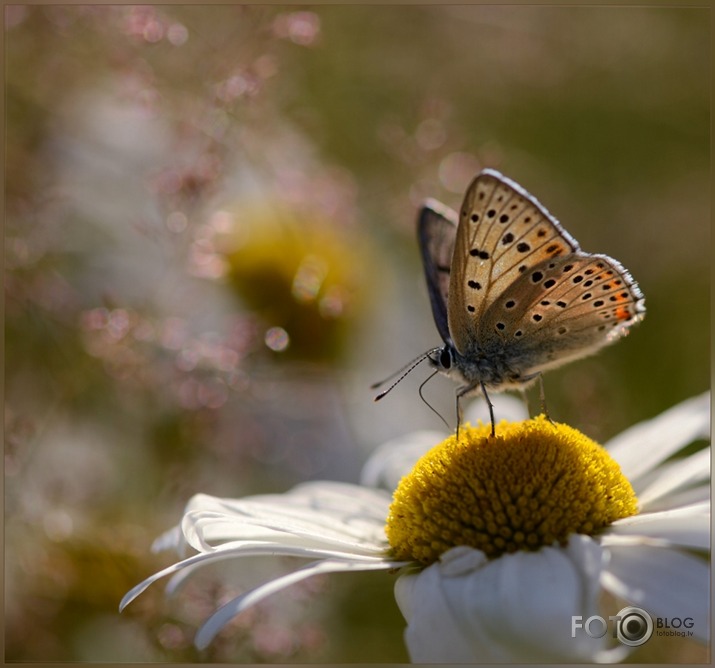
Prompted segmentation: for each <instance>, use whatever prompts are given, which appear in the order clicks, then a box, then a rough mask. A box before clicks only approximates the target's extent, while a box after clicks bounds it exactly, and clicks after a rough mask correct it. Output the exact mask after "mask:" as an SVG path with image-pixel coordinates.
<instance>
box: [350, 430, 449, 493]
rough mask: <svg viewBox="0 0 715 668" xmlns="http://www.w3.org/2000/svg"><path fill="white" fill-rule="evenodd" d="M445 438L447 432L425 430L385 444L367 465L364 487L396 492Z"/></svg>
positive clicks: (364, 468) (363, 479) (362, 480)
mask: <svg viewBox="0 0 715 668" xmlns="http://www.w3.org/2000/svg"><path fill="white" fill-rule="evenodd" d="M445 438H447V434H446V433H444V432H440V431H426V430H425V431H416V432H413V433H411V434H407V435H406V436H400V437H399V438H395V439H392V440H390V441H388V442H387V443H384V444H383V445H381V446H380V447H379V448H377V449H376V450H375V452H373V453H372V455H370V458H369V459H368V460H367V462H366V463H365V466H364V467H363V470H362V475H361V476H360V483H361V484H362V485H367V486H368V487H381V488H383V489H386V490H388V491H390V492H392V491H393V490H395V489H396V487H397V484H398V483H399V482H400V480H401V479H402V477H403V476H405V475H407V474H408V473H409V472H410V471H411V470H412V469H413V467H414V465H415V464H416V463H417V460H418V459H419V458H420V457H422V455H424V454H425V453H426V452H428V451H429V450H431V449H432V448H433V447H434V446H435V445H438V444H439V443H441V442H442V441H444V439H445Z"/></svg>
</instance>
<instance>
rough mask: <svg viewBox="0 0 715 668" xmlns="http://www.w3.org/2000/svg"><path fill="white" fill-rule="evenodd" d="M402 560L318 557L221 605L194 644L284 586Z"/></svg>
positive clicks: (204, 643)
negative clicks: (315, 560)
mask: <svg viewBox="0 0 715 668" xmlns="http://www.w3.org/2000/svg"><path fill="white" fill-rule="evenodd" d="M400 565H401V564H400V563H397V562H395V563H390V562H387V561H386V562H383V563H381V564H365V563H361V562H349V561H340V562H338V561H317V562H314V563H311V564H308V565H307V566H304V567H303V568H301V569H299V570H297V571H293V572H292V573H288V574H287V575H283V576H281V577H279V578H275V579H274V580H270V581H269V582H266V583H264V584H262V585H260V586H258V587H256V588H255V589H251V590H250V591H247V592H245V593H244V594H241V596H237V597H236V598H234V599H233V600H231V601H229V602H228V603H226V604H225V605H223V606H221V607H220V608H219V609H218V610H217V611H216V612H215V613H214V614H213V615H211V617H209V618H208V619H207V620H206V622H204V624H203V625H202V626H201V628H200V629H199V630H198V632H197V634H196V637H195V639H194V644H195V645H196V647H197V648H198V649H204V648H205V647H207V646H208V645H209V643H210V642H211V641H212V640H213V639H214V637H215V636H216V634H217V633H219V631H221V629H222V628H223V627H224V626H226V624H228V623H229V622H230V621H231V620H232V619H233V618H234V617H235V616H236V615H238V614H240V613H241V612H243V611H244V610H247V609H248V608H250V607H251V606H253V605H256V603H258V602H259V601H262V600H263V599H264V598H266V597H267V596H270V595H271V594H275V593H276V592H278V591H280V590H281V589H285V588H286V587H289V586H291V585H293V584H295V583H297V582H300V581H301V580H305V579H306V578H309V577H313V576H314V575H319V574H321V573H337V572H347V571H369V570H372V571H374V570H388V569H389V568H394V567H395V566H400Z"/></svg>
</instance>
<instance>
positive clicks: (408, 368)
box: [370, 348, 439, 401]
mask: <svg viewBox="0 0 715 668" xmlns="http://www.w3.org/2000/svg"><path fill="white" fill-rule="evenodd" d="M437 350H439V348H432V350H428V351H427V352H426V353H422V355H420V356H419V357H417V358H415V359H413V360H412V361H411V362H408V363H407V364H405V366H403V367H402V368H401V369H400V370H399V371H395V373H393V374H392V375H390V376H388V377H387V378H385V380H382V381H380V382H379V383H374V384H373V385H371V386H370V388H371V389H373V390H374V389H375V388H377V387H380V385H382V384H383V383H386V382H387V381H388V380H390V378H394V377H395V376H396V375H397V374H398V373H402V375H401V376H400V377H399V378H398V379H397V380H396V381H395V382H394V383H392V385H390V387H388V388H387V389H386V390H384V391H383V392H380V394H378V395H377V396H376V397H375V401H380V399H382V398H383V397H384V396H385V395H386V394H388V393H389V392H391V391H392V389H393V388H394V387H395V386H396V385H397V384H398V383H400V382H401V381H402V379H403V378H404V377H405V376H407V374H409V373H410V372H411V371H412V370H413V369H414V368H415V367H417V366H418V365H420V364H421V363H422V362H424V361H425V360H426V359H427V358H428V357H429V356H430V355H432V354H433V353H434V352H435V351H437ZM433 375H434V374H433ZM431 377H432V376H430V378H431ZM427 380H429V378H428V379H427Z"/></svg>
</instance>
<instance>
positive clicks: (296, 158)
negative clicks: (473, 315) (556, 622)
mask: <svg viewBox="0 0 715 668" xmlns="http://www.w3.org/2000/svg"><path fill="white" fill-rule="evenodd" d="M705 11H706V10H704V9H702V10H701V9H697V8H692V9H690V8H688V9H679V8H635V7H632V8H615V7H603V8H600V7H516V6H515V7H497V6H473V7H470V6H456V5H455V6H447V7H437V6H420V7H417V6H415V7H400V6H385V7H370V8H360V7H353V6H344V7H328V6H315V7H311V6H305V7H301V8H296V7H289V6H258V5H250V6H249V5H246V6H242V5H232V6H218V5H217V6H183V5H182V6H178V5H156V6H146V5H145V6H131V5H124V6H119V5H117V6H101V5H9V6H7V7H5V29H6V34H5V45H6V50H5V56H6V73H7V76H6V82H5V99H6V115H7V125H6V127H7V132H6V137H7V142H6V165H7V169H6V181H5V193H6V210H5V230H4V232H5V235H4V236H5V275H4V279H5V280H4V286H5V346H6V347H5V350H6V355H5V380H6V384H5V388H6V402H7V403H6V410H5V436H6V439H5V441H6V446H5V476H6V477H5V482H6V486H5V489H6V494H5V509H6V514H5V516H6V527H5V539H6V543H5V544H6V560H5V564H6V572H5V575H6V577H5V587H6V591H5V594H6V596H5V601H6V633H5V639H6V658H7V659H8V660H11V661H107V660H109V661H141V662H145V661H170V662H189V661H196V660H199V659H200V660H202V661H223V662H228V661H232V662H234V661H253V662H259V661H276V662H289V661H295V662H305V661H310V660H324V661H333V662H350V661H360V662H367V661H379V662H402V661H405V660H406V659H407V655H406V653H405V650H404V647H403V646H402V643H401V642H398V641H395V642H390V641H389V640H386V638H399V635H400V634H401V630H402V627H403V620H402V617H401V614H400V611H399V609H398V608H397V606H396V604H395V602H394V598H393V596H392V592H391V591H389V588H388V590H386V588H385V587H384V586H383V584H380V583H377V582H376V580H375V579H372V578H370V577H369V576H368V575H366V574H363V575H361V574H358V573H355V574H349V575H345V576H344V577H342V578H337V579H325V578H321V577H317V578H314V579H312V580H310V581H308V582H305V583H302V584H300V585H298V586H297V587H295V588H293V589H292V590H291V591H292V592H294V593H292V594H291V596H293V598H292V599H291V603H290V604H287V603H286V599H283V601H282V602H281V603H280V604H275V603H273V602H272V601H271V600H266V601H264V602H263V603H262V604H261V605H260V606H257V607H256V608H255V609H254V610H252V611H250V612H249V613H247V615H246V616H245V617H242V618H241V620H240V621H239V622H237V623H238V625H239V626H240V625H241V624H244V625H245V627H244V628H245V630H246V634H244V635H243V637H238V636H236V637H230V638H225V639H219V640H218V641H217V642H215V643H212V645H211V646H210V647H209V648H208V649H207V650H205V652H204V653H202V654H198V653H197V652H196V650H195V649H194V648H193V646H192V644H191V643H192V636H193V630H194V629H195V627H196V626H197V624H198V623H200V621H201V619H203V618H204V617H206V616H207V614H208V612H209V611H212V610H214V609H216V607H218V605H220V603H221V601H223V600H227V599H226V597H230V596H232V595H233V593H232V592H231V591H230V590H229V589H227V588H225V587H224V585H222V584H216V582H221V580H220V579H214V578H210V579H209V580H208V581H207V582H209V583H213V584H210V585H207V586H201V584H199V583H198V579H197V580H193V579H192V581H191V582H189V583H187V585H186V589H185V592H186V597H185V598H182V600H185V601H186V604H185V605H184V604H179V605H178V606H176V607H173V606H172V607H171V609H170V610H169V608H168V607H165V603H164V602H163V599H162V597H161V595H160V594H157V595H154V594H153V593H150V592H147V594H145V595H144V596H143V597H142V598H141V599H140V601H137V602H136V603H135V604H134V605H135V606H136V608H135V609H136V615H132V616H129V615H124V616H121V617H120V616H118V615H117V614H116V606H117V603H118V600H119V598H120V597H121V595H122V594H123V592H125V591H127V590H128V589H129V588H130V587H131V586H133V585H134V584H135V583H136V582H138V581H140V580H141V579H142V578H143V577H145V575H146V573H147V571H148V570H151V569H152V568H156V569H159V568H160V564H159V562H158V561H157V562H155V563H150V560H149V559H147V557H146V546H147V545H149V544H150V543H151V541H152V540H153V538H154V536H155V535H156V534H158V533H159V532H160V531H162V530H163V528H164V527H165V526H167V525H168V524H170V523H171V522H172V521H174V518H175V516H176V514H177V513H178V512H180V509H181V508H182V507H183V505H184V503H185V501H186V499H187V498H189V497H191V496H192V495H193V494H195V493H196V492H197V491H199V490H201V491H202V492H205V493H207V494H211V495H214V496H219V497H231V498H236V497H243V496H246V495H252V494H264V493H270V492H272V491H276V490H283V489H286V488H289V487H292V486H293V485H295V484H297V483H300V482H303V481H306V480H314V479H318V478H322V479H332V480H337V481H345V482H351V481H352V482H354V481H355V480H357V478H358V476H359V471H360V469H361V466H362V464H363V462H364V461H365V460H366V459H367V458H368V456H369V453H370V451H371V449H372V447H373V445H374V444H375V443H379V442H384V441H387V440H389V439H390V438H393V437H394V436H395V435H396V434H400V433H404V432H405V428H404V425H405V424H406V423H407V422H409V424H410V425H411V428H420V427H423V428H429V427H434V426H435V420H436V419H437V418H436V417H435V416H434V414H433V413H432V412H431V411H429V410H428V409H427V408H426V407H424V406H423V405H422V403H421V402H420V400H419V397H418V396H417V393H416V387H417V385H418V384H419V383H420V382H421V380H422V379H423V378H424V376H422V377H420V376H419V374H417V375H415V374H413V377H410V378H408V379H407V380H405V381H404V382H403V383H402V385H401V387H400V388H399V390H395V391H394V392H392V393H391V394H390V396H389V399H385V400H384V401H383V402H380V404H377V405H375V404H374V403H373V401H372V399H373V395H372V393H371V391H370V390H369V386H370V384H371V383H372V382H374V381H375V380H378V379H380V378H382V377H384V376H385V375H387V374H388V373H390V372H392V371H394V370H395V369H396V368H398V367H400V366H401V365H402V364H403V363H404V362H405V361H407V360H408V359H410V358H412V357H414V355H416V354H418V353H420V352H421V351H423V350H426V349H428V348H429V347H430V346H433V345H435V344H436V343H437V338H438V335H437V332H436V331H435V329H434V325H433V323H432V318H431V316H430V310H429V303H428V297H427V293H426V288H425V285H424V281H423V278H422V273H421V268H420V266H419V253H418V250H417V245H416V240H415V229H414V228H415V215H416V210H417V207H418V206H419V203H420V201H421V200H422V198H424V197H427V196H429V197H435V198H437V199H440V200H442V201H445V203H446V204H448V205H449V206H452V207H455V208H456V207H457V206H458V205H459V201H460V200H461V197H462V193H463V190H464V188H465V187H466V185H467V183H468V182H469V180H470V179H471V178H472V177H473V176H474V173H475V172H476V171H477V170H478V169H480V168H481V167H483V166H491V167H495V168H498V169H500V170H501V171H503V172H504V173H506V174H508V175H510V176H513V177H514V178H515V179H517V180H518V181H519V182H520V183H523V184H524V186H525V187H527V188H528V189H529V190H530V191H531V192H534V193H537V195H538V197H539V199H540V200H541V201H542V202H544V203H545V205H546V206H548V207H549V208H550V209H551V210H552V211H555V212H556V214H557V216H558V217H559V218H560V219H561V220H563V221H564V223H565V224H567V226H568V229H569V230H570V231H571V232H573V234H574V235H575V236H576V238H578V239H579V240H580V241H581V243H582V245H583V247H584V248H585V249H586V250H588V251H593V252H605V253H608V254H610V255H613V256H615V257H618V258H619V259H622V260H623V262H624V263H625V264H626V265H627V266H628V267H629V269H631V270H632V271H633V274H634V275H635V276H637V277H638V280H639V283H640V285H641V286H642V288H643V291H644V292H645V294H646V296H647V298H648V308H649V316H648V322H647V326H646V327H644V328H642V329H641V331H639V332H637V334H634V335H633V336H631V337H628V339H627V340H626V341H624V342H623V343H621V344H620V345H619V346H618V347H617V348H614V349H613V350H610V351H608V353H607V354H603V355H600V356H599V357H598V358H593V359H588V360H583V361H581V362H579V363H578V364H573V365H570V366H569V367H567V368H565V369H564V370H558V371H555V372H553V374H551V375H550V377H549V379H548V381H547V383H546V391H547V394H548V397H549V407H550V411H551V413H552V414H553V415H554V417H555V419H558V420H559V421H563V422H568V423H569V424H573V425H574V426H577V427H578V428H579V429H580V430H582V431H584V432H586V433H589V434H591V435H593V437H594V438H596V439H598V440H600V441H601V442H604V441H606V440H608V438H610V436H611V435H613V434H615V433H618V432H619V431H621V430H622V429H623V428H625V427H626V426H627V425H629V424H633V423H634V422H637V421H638V420H640V419H644V418H646V417H648V416H650V415H654V414H657V413H659V412H661V411H662V410H664V409H665V408H666V407H667V406H669V405H671V404H674V403H675V402H676V401H677V400H679V399H680V398H681V397H683V396H690V395H693V394H695V393H698V392H701V391H702V390H703V388H704V387H706V386H707V384H708V382H709V376H708V370H707V368H706V365H703V364H702V359H704V358H705V355H706V354H707V350H708V342H709V330H708V327H709V320H708V315H707V314H708V304H709V301H708V298H709V283H708V280H707V275H708V274H707V271H706V269H707V267H709V264H710V257H709V253H708V252H707V244H704V243H701V240H702V239H704V238H705V237H706V236H707V232H706V230H707V229H708V228H707V222H706V221H707V218H708V212H709V198H708V183H709V180H708V177H709V114H710V101H709V95H708V90H709V85H708V82H709V78H708V77H709V71H708V68H707V62H708V60H707V55H708V44H709V42H708V38H709V32H708V24H707V21H706V20H705V13H704V12H705ZM38 45H42V48H38ZM663 350H668V351H671V352H672V354H668V355H665V356H664V355H663ZM656 367H657V369H658V372H657V374H656V373H655V369H656ZM661 378H667V383H666V382H661V381H660V379H661ZM453 391H454V388H453V386H452V385H451V384H450V383H449V381H447V380H445V381H444V382H443V381H442V380H440V379H435V380H434V381H433V382H431V383H430V384H429V385H428V386H427V387H426V388H425V395H426V397H427V399H428V400H429V401H430V403H431V404H433V405H434V407H435V408H436V410H438V411H439V412H440V413H441V414H443V415H444V416H446V418H447V419H448V420H449V419H450V416H452V415H453V410H454V395H453ZM239 575H240V577H241V578H245V582H246V584H249V583H250V582H251V581H255V580H256V579H260V576H261V567H260V565H256V566H254V567H252V568H251V569H246V568H242V569H241V571H240V574H239ZM194 582H197V585H196V586H194ZM316 590H319V591H320V592H321V593H322V595H321V596H319V597H315V596H312V595H311V593H314V591H316ZM316 601H319V603H316ZM296 620H298V622H299V623H297V624H293V623H292V622H295V621H296ZM289 622H291V623H289ZM287 629H292V630H291V631H288V630H287ZM249 630H250V635H249V634H248V631H249ZM674 647H675V648H676V649H673V648H674ZM669 651H670V652H671V653H672V655H669V654H668V652H669ZM697 651H699V649H696V650H693V649H691V646H690V645H688V643H687V642H684V643H682V645H681V644H671V645H668V646H667V647H666V648H665V649H664V651H663V652H662V653H661V654H660V655H659V658H660V659H662V660H665V659H666V658H668V657H669V656H674V657H677V658H678V660H685V659H687V658H688V657H690V658H693V657H696V658H697V657H699V656H700V655H698V654H693V653H692V652H697ZM694 660H695V659H694ZM698 660H699V659H698Z"/></svg>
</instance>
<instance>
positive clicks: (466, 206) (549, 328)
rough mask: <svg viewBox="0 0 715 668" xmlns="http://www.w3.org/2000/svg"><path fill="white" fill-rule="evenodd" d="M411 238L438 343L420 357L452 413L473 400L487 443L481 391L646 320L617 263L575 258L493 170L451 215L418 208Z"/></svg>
mask: <svg viewBox="0 0 715 668" xmlns="http://www.w3.org/2000/svg"><path fill="white" fill-rule="evenodd" d="M418 239H419V246H420V251H421V254H422V262H423V265H424V271H425V277H426V279H427V289H428V292H429V298H430V303H431V305H432V315H433V316H434V321H435V324H436V325H437V330H438V331H439V334H440V336H441V337H442V341H443V342H444V345H443V346H442V347H438V348H434V349H433V350H431V351H429V352H428V353H426V355H425V356H426V357H427V358H428V359H429V360H430V362H431V364H432V365H433V366H434V367H435V368H436V369H437V371H441V372H443V373H445V374H447V375H448V376H451V377H453V378H455V379H456V380H458V381H459V382H460V383H461V385H460V387H459V388H458V390H457V402H458V406H459V399H460V398H461V397H464V396H467V395H470V394H472V393H477V392H480V391H481V393H482V394H483V395H484V398H485V399H486V401H487V403H488V405H489V411H490V417H491V423H492V435H494V412H493V406H492V405H491V402H490V401H489V396H488V394H487V390H488V389H489V390H494V391H497V392H499V391H502V390H507V389H513V388H519V389H523V388H525V387H527V386H528V385H529V384H530V383H531V382H533V381H534V380H535V379H537V378H538V379H540V378H541V374H542V373H543V372H545V371H547V370H549V369H553V368H555V367H558V366H561V365H562V364H564V363H566V362H569V361H571V360H575V359H578V358H581V357H584V356H586V355H590V354H592V353H595V352H596V351H597V350H599V349H600V348H601V347H603V346H605V345H607V344H609V343H613V342H614V341H617V340H618V339H620V338H621V337H622V336H624V335H626V334H627V333H628V330H629V328H630V327H631V326H632V325H634V324H635V323H637V322H639V321H641V320H642V319H643V318H644V317H645V298H644V296H643V294H642V293H641V291H640V289H639V287H638V285H637V283H636V282H635V281H634V280H633V278H632V277H631V275H630V274H629V273H628V271H627V270H626V269H625V268H624V267H623V266H622V265H621V264H620V263H618V262H617V261H616V260H614V259H612V258H610V257H608V256H607V255H601V254H591V253H585V252H584V251H582V250H581V249H580V247H579V245H578V242H577V241H576V239H574V238H573V237H572V236H571V235H570V234H569V233H568V232H567V231H566V230H565V229H564V228H563V227H562V226H561V225H560V224H559V222H558V221H557V220H556V218H554V216H552V215H551V214H550V213H549V212H548V210H547V209H546V208H545V207H544V206H543V205H542V204H541V203H540V202H539V201H538V200H537V199H536V198H535V197H533V196H532V195H530V194H529V193H528V192H527V191H526V190H525V189H524V188H522V187H521V186H520V185H518V184H517V183H515V182H514V181H512V180H511V179H508V178H507V177H505V176H503V175H502V174H500V173H499V172H497V171H495V170H493V169H484V170H482V171H481V172H480V173H479V174H478V175H477V176H476V177H475V178H474V180H473V181H472V182H471V184H470V185H469V187H468V188H467V192H466V194H465V196H464V202H463V204H462V207H461V209H460V212H459V214H457V213H455V212H454V211H452V210H451V209H449V208H448V207H446V206H444V205H443V204H440V203H439V202H437V201H435V200H427V201H426V202H425V204H424V206H423V207H422V209H421V211H420V213H419V217H418ZM423 359H424V357H423ZM542 398H543V388H542ZM458 412H459V408H458Z"/></svg>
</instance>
